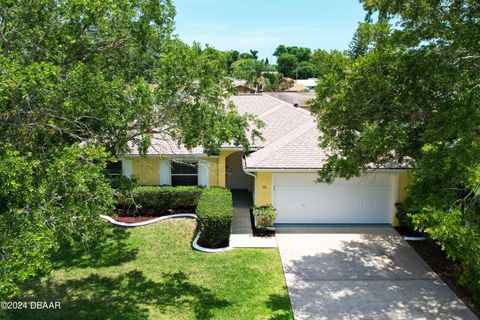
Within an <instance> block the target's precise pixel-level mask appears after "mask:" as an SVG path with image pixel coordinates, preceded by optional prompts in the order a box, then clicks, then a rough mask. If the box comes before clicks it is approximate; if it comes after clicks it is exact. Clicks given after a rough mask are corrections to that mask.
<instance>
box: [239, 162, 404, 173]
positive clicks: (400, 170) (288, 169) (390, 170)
mask: <svg viewBox="0 0 480 320" xmlns="http://www.w3.org/2000/svg"><path fill="white" fill-rule="evenodd" d="M244 165H245V162H244ZM247 170H248V172H250V173H252V172H305V171H307V172H318V171H319V170H322V168H267V167H266V168H259V167H252V168H247V167H245V168H244V171H245V172H247ZM412 170H413V169H412V168H392V169H388V168H381V169H368V170H367V172H405V171H412Z"/></svg>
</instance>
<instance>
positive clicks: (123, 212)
mask: <svg viewBox="0 0 480 320" xmlns="http://www.w3.org/2000/svg"><path fill="white" fill-rule="evenodd" d="M114 212H115V215H116V216H118V217H152V218H158V217H163V216H167V215H170V214H176V213H193V212H195V208H179V209H169V210H163V211H158V210H154V209H141V210H135V208H116V209H115V211H114Z"/></svg>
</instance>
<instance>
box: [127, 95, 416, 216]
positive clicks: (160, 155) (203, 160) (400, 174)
mask: <svg viewBox="0 0 480 320" xmlns="http://www.w3.org/2000/svg"><path fill="white" fill-rule="evenodd" d="M231 99H232V101H233V102H234V103H235V105H236V106H237V108H238V111H239V113H246V112H248V113H252V114H255V115H257V116H258V117H259V118H260V119H261V120H263V122H264V123H265V127H264V128H263V129H262V132H263V137H264V138H265V140H264V141H253V142H252V150H251V152H250V154H248V155H244V154H243V151H242V149H241V148H238V147H235V146H230V145H225V146H224V147H222V148H221V150H220V152H219V153H218V154H217V155H207V154H206V153H205V152H204V151H203V149H202V148H194V149H193V150H190V151H188V150H186V149H185V148H183V147H181V146H178V145H177V144H175V143H174V142H173V141H171V140H169V139H168V138H162V137H161V136H159V135H157V136H155V138H154V140H153V144H152V146H151V147H150V148H149V150H148V152H147V155H146V157H142V156H140V155H139V154H138V152H137V151H136V150H135V149H134V150H132V152H131V153H130V154H127V155H125V157H124V159H123V161H122V172H123V174H124V175H126V176H130V175H132V174H133V175H135V176H136V177H137V178H138V181H139V183H140V184H146V185H197V184H198V185H203V186H206V187H211V186H222V187H227V188H229V189H248V190H250V191H252V197H253V200H254V203H255V204H256V205H268V204H273V206H274V207H275V208H276V209H277V212H278V216H277V220H276V223H287V224H298V223H300V224H303V223H305V224H309V223H322V224H339V223H340V224H348V223H355V224H359V223H360V224H372V223H373V224H391V223H392V224H396V223H397V221H396V218H395V210H396V208H395V203H397V202H399V201H402V200H403V198H404V196H405V187H406V185H407V182H408V178H409V173H408V171H407V170H406V169H405V168H401V167H388V168H379V169H376V170H375V171H372V172H369V173H367V174H365V175H364V176H362V177H359V178H353V179H350V180H345V179H338V180H336V181H335V182H334V183H332V184H324V183H318V182H317V181H316V180H317V177H318V175H317V171H318V170H319V169H320V168H322V166H323V165H324V163H325V160H326V158H327V154H326V151H325V150H322V149H320V148H319V147H318V137H319V132H318V130H317V125H316V121H315V117H314V116H313V115H311V114H310V112H308V111H306V110H303V109H301V108H296V107H294V106H293V105H292V104H289V103H287V102H285V101H282V100H279V99H277V98H275V97H273V96H271V95H268V94H255V95H239V96H234V97H232V98H231Z"/></svg>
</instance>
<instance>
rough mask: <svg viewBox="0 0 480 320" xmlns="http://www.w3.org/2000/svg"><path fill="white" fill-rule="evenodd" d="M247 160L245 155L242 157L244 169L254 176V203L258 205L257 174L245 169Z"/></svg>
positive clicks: (246, 172)
mask: <svg viewBox="0 0 480 320" xmlns="http://www.w3.org/2000/svg"><path fill="white" fill-rule="evenodd" d="M245 167H246V161H245V156H243V157H242V170H243V172H245V174H247V175H249V176H252V177H253V205H255V206H256V205H257V175H256V174H254V173H251V172H249V171H247V170H245Z"/></svg>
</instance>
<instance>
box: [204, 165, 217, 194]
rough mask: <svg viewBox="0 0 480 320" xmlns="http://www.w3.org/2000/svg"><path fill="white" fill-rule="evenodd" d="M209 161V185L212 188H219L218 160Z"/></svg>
mask: <svg viewBox="0 0 480 320" xmlns="http://www.w3.org/2000/svg"><path fill="white" fill-rule="evenodd" d="M204 160H207V161H208V179H209V181H208V183H209V185H210V187H216V186H218V158H207V159H204Z"/></svg>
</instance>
